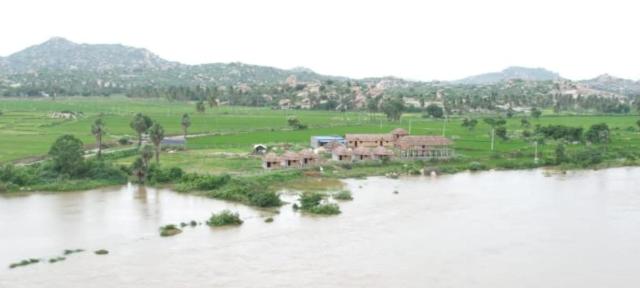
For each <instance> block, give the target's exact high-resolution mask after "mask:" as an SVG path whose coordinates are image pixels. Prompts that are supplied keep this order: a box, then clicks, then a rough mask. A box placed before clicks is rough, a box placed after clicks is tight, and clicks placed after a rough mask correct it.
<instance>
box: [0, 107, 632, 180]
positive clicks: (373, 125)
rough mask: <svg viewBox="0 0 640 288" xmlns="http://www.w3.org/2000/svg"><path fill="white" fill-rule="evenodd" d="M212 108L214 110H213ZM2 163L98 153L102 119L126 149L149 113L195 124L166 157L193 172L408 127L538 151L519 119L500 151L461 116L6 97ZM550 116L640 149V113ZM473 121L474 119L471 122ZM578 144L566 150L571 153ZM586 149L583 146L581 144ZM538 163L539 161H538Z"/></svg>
mask: <svg viewBox="0 0 640 288" xmlns="http://www.w3.org/2000/svg"><path fill="white" fill-rule="evenodd" d="M207 108H208V107H207ZM0 111H2V115H0V163H8V162H22V163H27V162H29V161H32V160H34V159H38V158H39V157H42V156H44V155H46V153H47V151H48V149H49V147H50V145H51V143H52V142H53V141H54V140H55V139H56V138H57V137H58V136H60V135H63V134H73V135H75V136H76V137H78V138H80V139H82V140H83V141H84V143H85V144H86V145H87V148H91V147H92V146H93V145H94V142H95V140H94V139H93V137H92V135H91V133H90V127H91V123H92V122H93V121H94V120H95V119H96V118H98V117H102V118H103V119H104V121H105V122H106V125H107V131H108V135H107V137H106V139H107V140H106V142H109V143H111V144H112V145H113V147H114V148H111V149H124V148H126V147H119V146H118V145H117V140H118V139H120V138H122V137H130V138H132V139H135V133H134V132H133V130H132V129H131V128H130V127H129V122H130V120H131V118H132V117H133V115H134V114H136V113H138V112H142V113H144V114H146V115H148V116H150V117H151V118H152V119H153V120H155V121H158V122H159V123H161V124H162V125H163V126H164V128H165V131H166V134H167V135H180V134H181V133H182V132H181V127H180V117H181V116H182V114H184V113H189V114H190V115H191V118H192V125H191V127H190V128H189V134H190V135H192V137H191V138H190V139H189V141H188V149H187V151H176V152H173V153H163V155H162V156H161V160H162V162H163V163H164V164H166V165H175V166H179V167H182V168H183V169H185V170H188V171H194V172H195V171H197V172H203V173H220V172H229V173H246V172H251V171H254V172H258V171H260V170H261V168H260V160H259V158H257V157H252V156H250V155H248V153H249V152H250V150H251V147H252V145H253V144H257V143H264V144H268V145H269V144H291V145H294V146H295V147H304V146H305V145H308V143H309V137H310V136H312V135H344V134H345V133H386V132H388V131H390V130H392V129H394V128H397V127H402V128H404V129H406V130H408V131H410V132H411V134H420V135H442V134H443V133H444V134H445V135H446V136H447V137H449V138H450V139H452V140H453V141H454V142H455V145H454V148H455V149H456V151H457V153H458V155H459V156H460V157H459V159H461V160H462V161H464V160H468V161H478V162H487V163H488V162H495V161H529V159H532V155H533V151H534V147H533V145H532V144H531V143H530V142H529V141H527V140H525V139H523V138H522V137H521V134H522V131H523V130H525V128H524V127H521V124H520V117H518V116H515V117H513V118H511V119H508V120H507V128H508V134H509V136H510V138H511V139H510V140H508V141H501V140H496V147H495V152H491V151H490V133H489V132H490V127H489V126H488V125H486V124H485V123H484V122H483V121H482V120H481V119H480V118H482V116H477V117H476V118H477V119H478V120H479V123H478V125H477V126H476V128H475V129H474V130H468V129H466V128H463V127H461V125H460V124H461V118H456V117H452V118H450V119H449V120H448V121H446V122H445V121H443V120H436V119H424V118H422V117H421V115H419V114H404V115H403V117H402V119H401V121H398V122H389V121H387V120H386V119H384V117H383V115H373V116H372V115H369V114H368V113H366V112H348V113H340V112H333V111H306V110H272V109H269V108H249V107H226V106H224V107H214V108H211V109H209V108H208V109H207V110H206V112H204V113H197V112H196V111H195V105H194V104H193V103H188V102H170V101H167V100H163V99H129V98H125V97H108V98H105V97H71V98H58V99H56V100H55V101H53V100H50V99H12V98H9V99H2V100H0ZM61 111H72V112H75V113H77V114H79V115H81V116H80V117H78V118H77V119H54V118H52V117H51V114H52V113H54V112H61ZM548 114H550V115H543V117H541V118H540V119H529V120H530V122H531V127H530V128H528V129H529V130H533V126H535V125H537V124H540V125H543V126H544V125H548V124H562V125H567V126H580V127H584V128H585V130H586V129H588V127H589V126H590V125H592V124H596V123H602V122H604V123H607V124H608V125H609V127H610V128H611V130H612V133H611V139H612V141H611V144H609V145H608V147H607V149H608V150H609V151H622V150H628V151H639V150H638V149H639V148H640V133H639V132H638V129H637V128H638V127H637V126H636V121H637V120H638V119H640V118H639V117H638V116H637V115H624V116H616V115H604V116H599V115H583V116H576V115H553V114H551V113H548ZM293 115H295V116H297V117H298V118H299V119H300V120H301V121H302V122H303V123H304V124H307V125H308V127H309V128H308V129H306V130H297V131H294V130H291V129H290V128H289V127H288V125H287V118H288V117H289V116H293ZM467 117H468V116H467ZM572 146H573V145H569V146H568V147H567V150H568V151H571V150H572V149H573V147H572ZM575 146H576V147H578V146H584V145H582V144H580V145H575ZM539 149H540V151H541V153H542V154H543V155H549V156H550V155H551V154H552V153H553V149H555V145H553V143H547V145H542V146H540V147H539ZM132 160H133V157H128V158H123V159H118V161H119V162H120V163H121V164H127V163H130V162H131V161H132ZM531 161H532V160H531Z"/></svg>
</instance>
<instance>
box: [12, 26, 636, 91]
mask: <svg viewBox="0 0 640 288" xmlns="http://www.w3.org/2000/svg"><path fill="white" fill-rule="evenodd" d="M514 79H521V80H524V81H528V82H537V81H545V82H548V81H552V82H554V83H542V84H544V85H547V86H554V87H556V88H553V87H551V89H560V90H568V91H570V92H571V90H576V89H577V90H576V91H577V93H583V94H590V95H591V94H593V95H605V96H606V97H611V95H624V96H634V97H635V96H640V81H633V80H628V79H622V78H617V77H613V76H610V75H607V74H604V75H601V76H599V77H596V78H594V79H589V80H583V81H571V80H568V79H564V78H562V77H561V76H560V75H559V74H558V73H556V72H553V71H549V70H547V69H544V68H527V67H518V66H512V67H508V68H506V69H504V70H502V71H500V72H492V73H484V74H479V75H475V76H471V77H467V78H464V79H460V80H457V81H450V82H447V81H443V82H440V81H434V82H424V81H413V80H407V79H402V78H397V77H392V76H387V77H368V78H362V79H353V78H348V77H341V76H329V75H322V74H318V73H316V72H314V71H313V70H311V69H309V68H306V67H295V68H293V69H280V68H275V67H268V66H259V65H251V64H245V63H239V62H232V63H210V64H200V65H187V64H182V63H179V62H174V61H168V60H165V59H163V58H161V57H160V56H158V55H156V54H154V53H152V52H151V51H149V50H147V49H144V48H135V47H129V46H125V45H121V44H78V43H74V42H72V41H69V40H67V39H64V38H61V37H54V38H51V39H49V40H47V41H45V42H43V43H41V44H38V45H34V46H30V47H28V48H25V49H23V50H21V51H19V52H16V53H13V54H11V55H9V56H7V57H0V94H2V95H9V96H11V95H41V94H42V93H43V91H49V92H47V94H51V92H50V91H51V90H54V91H66V92H60V93H76V95H77V94H83V95H85V94H92V93H94V94H95V93H98V94H105V95H107V94H112V93H126V92H127V91H129V90H131V89H134V88H137V87H172V86H221V85H223V86H229V85H234V86H241V85H249V86H261V85H262V86H273V85H274V84H275V85H289V86H291V87H296V86H300V85H297V84H301V83H309V82H315V83H329V82H330V81H329V80H331V81H340V82H347V81H349V82H359V83H360V84H361V85H363V87H365V86H370V87H378V88H377V89H387V88H390V87H395V88H411V87H417V86H421V85H435V86H438V87H454V86H463V85H480V86H483V85H496V86H497V87H503V88H508V87H509V85H510V84H509V82H510V81H509V80H514ZM567 83H568V84H567ZM343 84H349V83H343ZM533 84H535V83H533ZM314 85H315V84H314ZM348 86H350V85H348ZM558 87H560V88H558ZM323 88H324V87H323ZM562 93H565V92H562ZM571 93H573V92H571Z"/></svg>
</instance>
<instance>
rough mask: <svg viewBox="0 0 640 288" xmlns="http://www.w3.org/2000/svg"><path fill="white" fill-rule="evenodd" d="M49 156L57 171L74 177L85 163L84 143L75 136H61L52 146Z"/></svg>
mask: <svg viewBox="0 0 640 288" xmlns="http://www.w3.org/2000/svg"><path fill="white" fill-rule="evenodd" d="M49 156H50V157H51V159H52V160H53V169H54V170H55V171H57V172H59V173H61V174H67V175H70V176H74V175H76V174H77V172H78V171H79V169H80V167H81V166H82V164H83V163H84V149H83V143H82V141H80V139H78V138H76V137H74V136H73V135H63V136H60V137H58V139H56V141H55V142H54V143H53V145H51V149H49Z"/></svg>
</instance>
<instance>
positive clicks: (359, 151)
mask: <svg viewBox="0 0 640 288" xmlns="http://www.w3.org/2000/svg"><path fill="white" fill-rule="evenodd" d="M353 154H354V155H371V149H368V148H365V147H358V148H356V149H353Z"/></svg>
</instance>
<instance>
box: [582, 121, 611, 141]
mask: <svg viewBox="0 0 640 288" xmlns="http://www.w3.org/2000/svg"><path fill="white" fill-rule="evenodd" d="M584 136H585V138H586V139H587V141H589V142H591V143H595V144H607V143H609V126H608V125H607V124H606V123H600V124H593V125H591V127H590V128H589V130H587V132H586V133H585V134H584Z"/></svg>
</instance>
